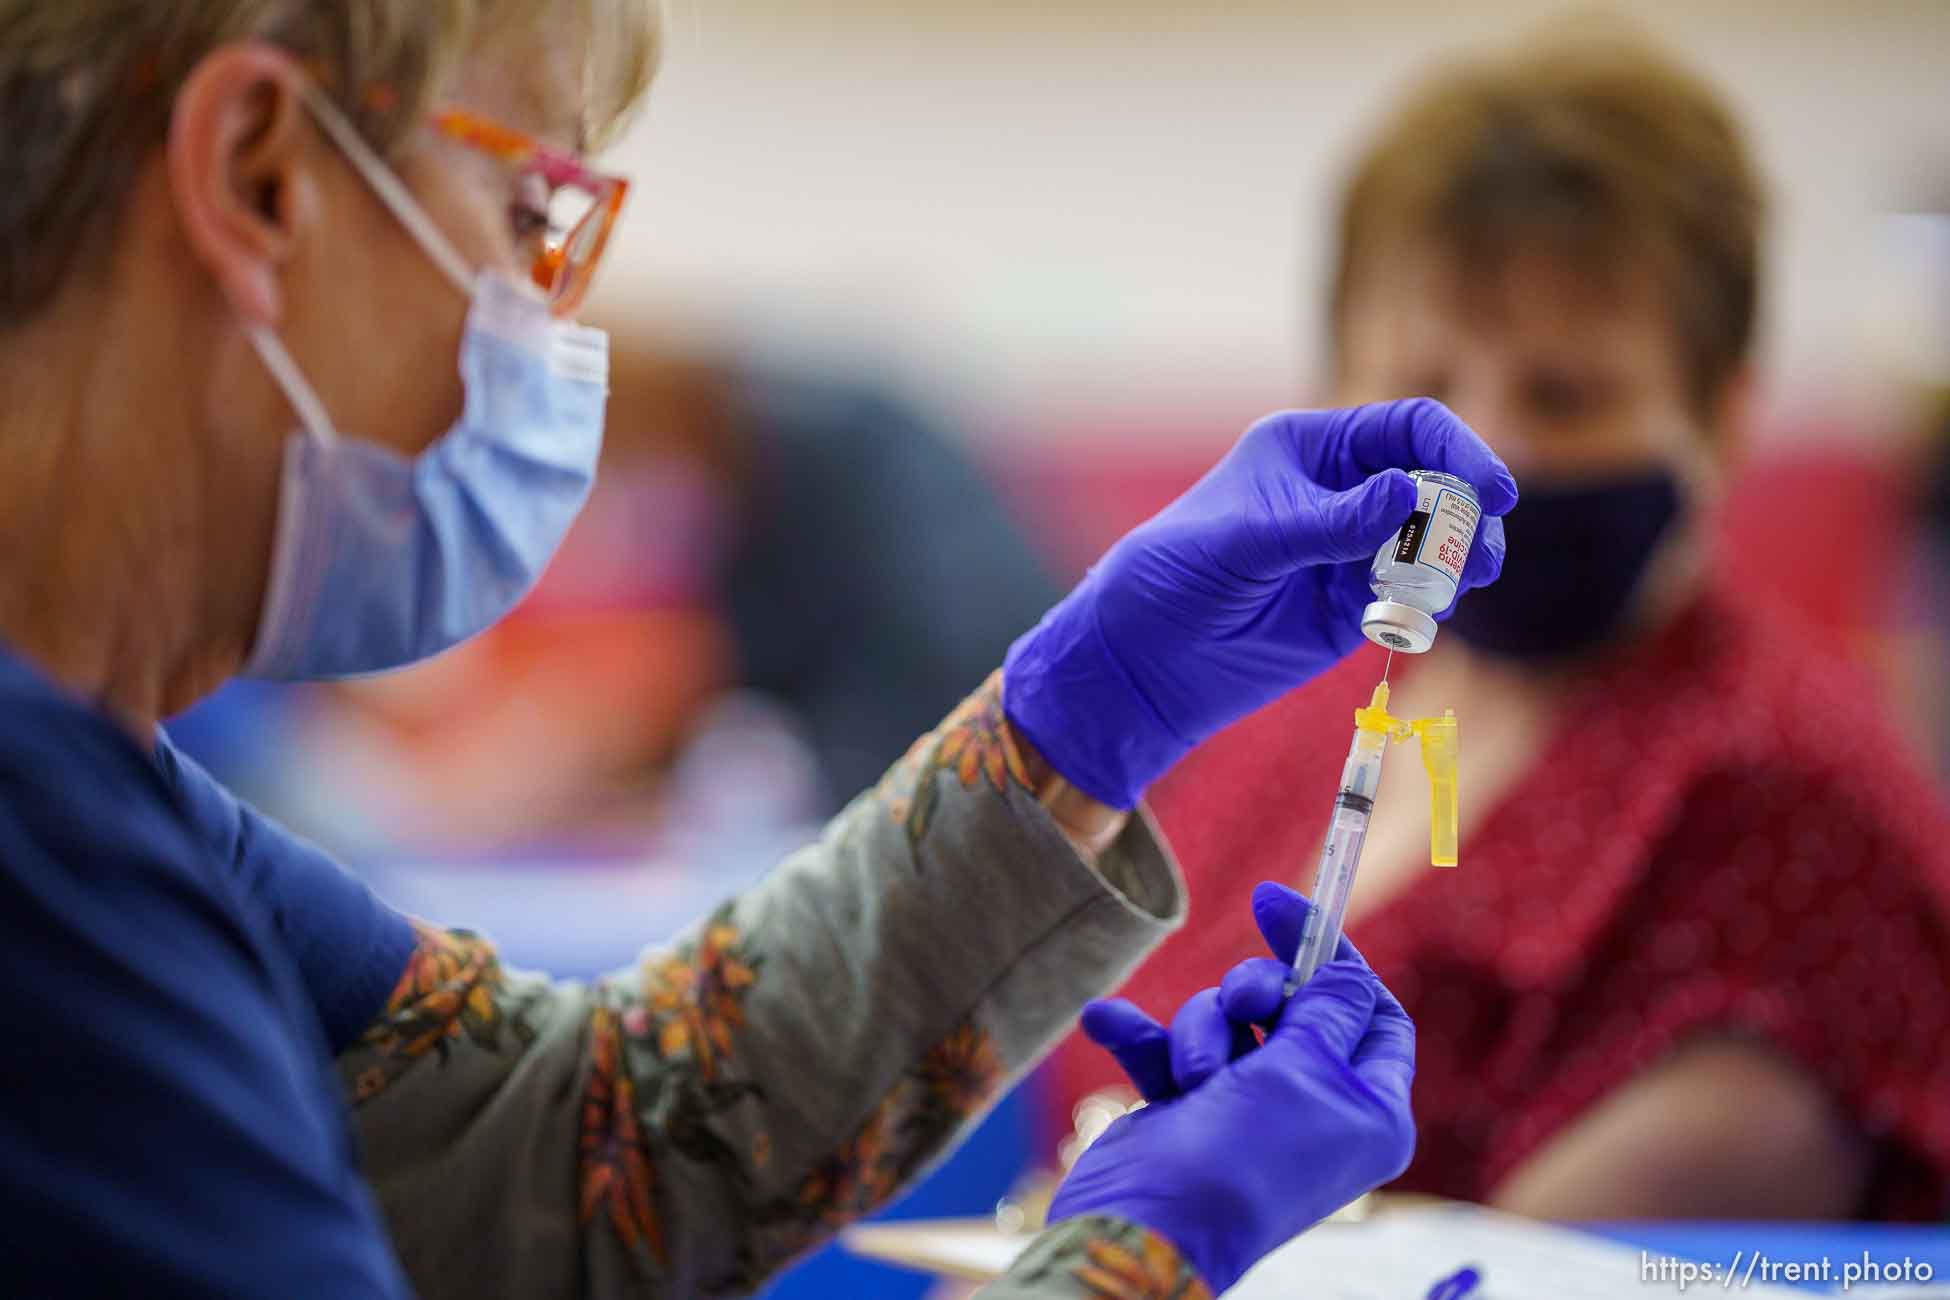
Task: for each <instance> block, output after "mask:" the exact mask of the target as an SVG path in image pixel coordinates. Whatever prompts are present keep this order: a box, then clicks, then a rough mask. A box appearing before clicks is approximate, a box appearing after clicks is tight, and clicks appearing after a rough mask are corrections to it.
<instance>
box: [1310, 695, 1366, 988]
mask: <svg viewBox="0 0 1950 1300" xmlns="http://www.w3.org/2000/svg"><path fill="white" fill-rule="evenodd" d="M1383 689H1384V690H1385V689H1386V687H1384V688H1383ZM1387 746H1388V733H1387V732H1385V731H1370V730H1368V729H1367V728H1366V727H1356V728H1355V729H1354V744H1353V745H1352V746H1350V747H1349V749H1348V751H1347V763H1346V765H1345V766H1344V767H1342V768H1341V788H1340V792H1339V793H1338V794H1336V795H1335V796H1334V820H1333V822H1332V824H1330V825H1329V826H1328V828H1327V843H1326V845H1325V846H1324V847H1323V848H1322V849H1321V851H1320V871H1319V872H1318V873H1317V874H1316V875H1315V876H1314V888H1313V906H1312V907H1310V908H1309V909H1307V920H1306V924H1305V925H1304V926H1303V927H1302V928H1301V931H1300V946H1299V948H1298V949H1297V950H1295V952H1294V954H1293V977H1292V980H1291V983H1292V986H1293V988H1298V987H1300V986H1301V985H1302V984H1305V983H1306V982H1307V981H1308V980H1310V979H1312V978H1313V976H1314V971H1315V970H1316V969H1318V968H1319V966H1320V965H1321V963H1322V962H1325V961H1328V960H1330V959H1331V958H1332V956H1333V953H1334V950H1335V949H1336V948H1338V947H1340V943H1341V921H1342V918H1343V917H1345V916H1346V915H1347V900H1348V898H1349V896H1350V895H1352V894H1353V893H1354V872H1355V869H1356V868H1357V867H1359V866H1360V865H1361V845H1362V844H1363V843H1364V842H1365V841H1366V840H1367V838H1368V816H1369V814H1370V813H1372V812H1373V811H1374V797H1375V792H1376V791H1377V790H1379V789H1380V788H1381V758H1382V755H1383V753H1384V752H1385V751H1386V749H1387ZM1289 991H1291V990H1289Z"/></svg>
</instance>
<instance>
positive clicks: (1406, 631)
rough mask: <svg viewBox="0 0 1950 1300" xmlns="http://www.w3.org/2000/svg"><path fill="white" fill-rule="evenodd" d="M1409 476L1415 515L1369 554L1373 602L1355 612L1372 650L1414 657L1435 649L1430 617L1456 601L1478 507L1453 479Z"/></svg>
mask: <svg viewBox="0 0 1950 1300" xmlns="http://www.w3.org/2000/svg"><path fill="white" fill-rule="evenodd" d="M1409 477H1410V478H1412V479H1414V480H1415V513H1414V514H1412V515H1410V516H1409V517H1408V522H1407V523H1405V524H1403V525H1402V528H1401V531H1400V532H1398V533H1396V534H1395V536H1394V539H1393V540H1392V541H1390V542H1389V543H1388V544H1387V545H1386V546H1384V547H1382V548H1381V550H1380V551H1379V552H1377V553H1376V554H1375V557H1374V568H1373V570H1371V571H1370V573H1369V574H1368V582H1369V585H1370V586H1372V587H1373V588H1374V594H1375V601H1374V603H1373V604H1371V605H1369V606H1368V607H1367V608H1366V609H1365V610H1363V611H1362V612H1361V631H1362V632H1364V633H1365V634H1366V635H1367V638H1368V640H1370V641H1373V642H1374V643H1375V644H1376V645H1381V646H1386V647H1388V649H1390V650H1399V651H1401V652H1402V653H1403V654H1411V655H1419V654H1421V653H1422V652H1423V651H1425V650H1427V649H1428V648H1429V647H1430V646H1432V645H1434V644H1435V616H1436V615H1437V614H1440V613H1441V612H1442V611H1443V610H1445V609H1447V608H1449V605H1450V603H1451V602H1452V601H1454V600H1455V599H1456V588H1457V586H1458V585H1460V584H1461V582H1462V575H1463V566H1464V565H1466V564H1467V563H1469V548H1470V546H1471V544H1473V543H1474V542H1475V541H1476V525H1477V523H1478V521H1480V520H1481V519H1482V517H1483V507H1482V503H1481V502H1479V501H1478V500H1477V498H1476V489H1475V488H1472V487H1471V486H1469V484H1467V483H1465V482H1463V480H1461V479H1459V478H1457V477H1456V476H1455V475H1453V474H1443V473H1439V472H1437V471H1436V470H1432V469H1418V470H1413V471H1411V472H1410V474H1409Z"/></svg>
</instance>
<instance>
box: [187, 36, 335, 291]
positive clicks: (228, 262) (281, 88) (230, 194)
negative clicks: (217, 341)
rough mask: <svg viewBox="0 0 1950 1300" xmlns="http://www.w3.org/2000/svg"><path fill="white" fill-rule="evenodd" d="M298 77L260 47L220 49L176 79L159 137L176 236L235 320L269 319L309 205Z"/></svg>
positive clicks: (291, 65) (287, 62)
mask: <svg viewBox="0 0 1950 1300" xmlns="http://www.w3.org/2000/svg"><path fill="white" fill-rule="evenodd" d="M301 77H302V74H301V73H300V72H299V70H298V67H297V65H296V63H295V62H294V61H293V60H292V58H291V56H290V55H288V54H286V53H285V52H284V51H282V50H279V49H277V48H275V47H273V46H270V45H264V44H256V43H253V44H243V45H227V46H224V47H222V48H220V49H218V50H216V51H214V52H212V53H211V54H209V55H208V56H207V57H205V58H204V60H203V61H202V62H201V63H199V64H198V65H197V67H196V68H195V70H194V71H192V72H191V74H190V76H189V78H188V80H187V81H185V82H184V84H183V88H182V91H181V92H180V93H179V94H178V95H177V98H176V104H175V107H174V109H173V110H172V112H171V115H170V123H169V135H168V140H167V143H166V146H165V147H166V150H167V163H168V169H169V185H170V193H171V195H172V197H173V198H174V199H175V203H176V213H177V217H178V220H179V221H180V223H181V225H182V228H183V233H184V236H185V238H186V239H187V240H188V241H189V245H190V249H191V251H192V253H193V254H194V255H195V256H196V258H197V260H198V261H199V262H201V263H202V264H203V266H204V267H205V268H206V269H207V270H208V271H209V272H210V274H211V276H212V277H213V278H214V279H215V280H216V282H217V285H218V287H219V288H220V289H221V290H222V291H223V294H224V296H225V297H226V298H227V299H229V301H230V305H231V307H232V308H233V309H234V310H235V311H236V312H237V314H238V315H239V316H241V317H242V318H243V319H244V320H245V321H247V322H250V323H252V324H258V325H275V324H276V323H277V321H278V319H279V317H280V316H281V315H282V312H283V304H282V302H281V301H280V293H279V288H278V285H279V278H280V271H281V270H282V267H283V264H284V263H285V262H286V261H287V260H288V259H289V258H290V256H291V252H292V249H293V247H294V245H295V243H296V240H297V237H298V234H299V231H300V227H301V225H302V224H303V223H304V220H305V217H306V214H307V213H308V212H309V211H310V210H311V209H312V205H310V204H308V203H306V202H304V201H303V196H304V195H305V194H306V193H308V192H309V190H310V185H309V178H308V177H306V176H305V175H304V172H305V162H306V158H307V154H308V151H309V147H310V145H311V140H310V137H309V134H308V131H307V129H306V123H305V120H304V115H305V108H304V103H303V99H302V95H301V90H300V87H301V85H302V81H301Z"/></svg>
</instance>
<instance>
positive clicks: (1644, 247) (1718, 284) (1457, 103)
mask: <svg viewBox="0 0 1950 1300" xmlns="http://www.w3.org/2000/svg"><path fill="white" fill-rule="evenodd" d="M1765 209H1766V202H1765V196H1764V193H1763V186H1762V182H1761V179H1760V175H1759V172H1758V170H1757V168H1756V166H1755V164H1754V161H1753V159H1752V157H1751V156H1750V154H1749V152H1748V149H1747V145H1746V141H1745V139H1744V138H1743V135H1742V133H1741V130H1740V128H1739V126H1738V124H1737V123H1736V122H1735V120H1734V117H1733V114H1732V113H1731V112H1730V111H1729V109H1728V108H1727V106H1726V105H1725V104H1724V103H1722V102H1721V100H1720V97H1719V96H1718V95H1717V94H1716V93H1715V92H1714V90H1713V89H1712V87H1710V86H1708V85H1707V84H1706V82H1705V81H1703V80H1702V79H1701V78H1699V77H1698V76H1696V75H1694V74H1693V73H1692V72H1690V71H1689V70H1687V69H1686V68H1684V67H1683V66H1681V65H1680V64H1678V63H1677V62H1675V61H1674V60H1672V59H1671V58H1670V57H1668V56H1667V55H1666V54H1665V53H1663V52H1662V51H1660V50H1659V49H1657V48H1656V47H1654V46H1652V45H1651V44H1649V43H1647V42H1646V41H1645V40H1644V39H1643V38H1641V37H1639V36H1637V35H1636V34H1635V33H1627V32H1620V31H1618V30H1616V29H1614V28H1611V27H1610V26H1609V25H1608V24H1607V25H1605V30H1603V31H1602V32H1590V31H1578V30H1572V29H1559V30H1554V31H1552V32H1550V33H1547V34H1543V35H1540V36H1538V37H1536V38H1534V39H1532V40H1530V41H1528V42H1526V43H1525V44H1523V45H1521V46H1519V47H1518V48H1517V49H1515V50H1513V51H1511V52H1509V53H1506V54H1502V55H1498V56H1493V57H1488V58H1477V59H1473V60H1470V61H1467V62H1462V63H1457V64H1453V65H1451V66H1449V67H1447V68H1445V69H1443V70H1441V71H1439V72H1438V73H1436V74H1435V75H1433V76H1431V77H1430V78H1429V79H1428V80H1426V81H1424V82H1423V83H1422V84H1421V85H1420V86H1418V87H1417V88H1416V89H1415V90H1414V91H1413V92H1412V93H1411V94H1410V95H1409V96H1408V98H1407V100H1406V101H1405V102H1403V103H1402V104H1401V105H1400V106H1399V107H1398V108H1397V109H1396V110H1395V112H1394V114H1393V116H1392V117H1390V118H1389V119H1388V121H1387V122H1386V124H1385V125H1384V126H1383V128H1382V129H1381V132H1380V133H1379V135H1378V136H1377V137H1376V138H1375V139H1374V140H1373V141H1372V142H1371V143H1370V145H1369V146H1368V148H1367V150H1366V152H1365V153H1364V154H1363V155H1362V157H1361V158H1360V160H1359V161H1358V163H1357V164H1356V166H1355V168H1354V170H1353V173H1352V176H1351V178H1350V180H1349V182H1348V185H1347V189H1346V191H1345V194H1344V197H1343V200H1342V204H1341V209H1340V220H1339V230H1338V241H1339V246H1338V252H1337V258H1336V267H1335V271H1334V279H1333V289H1332V298H1331V300H1330V310H1331V312H1332V317H1331V320H1330V334H1331V335H1332V336H1334V337H1335V338H1337V339H1338V338H1339V337H1340V334H1341V331H1342V330H1343V329H1344V328H1345V326H1346V323H1347V309H1348V306H1349V303H1350V300H1351V299H1352V297H1353V295H1354V293H1355V290H1356V289H1357V287H1358V285H1359V282H1360V279H1361V276H1362V275H1363V274H1365V273H1366V270H1367V268H1368V267H1370V266H1373V265H1375V264H1377V262H1378V260H1379V259H1383V258H1386V257H1389V256H1391V255H1393V254H1395V253H1398V252H1399V251H1401V250H1402V248H1403V247H1404V246H1407V245H1411V244H1415V243H1425V244H1432V245H1433V246H1434V247H1436V248H1438V249H1441V250H1442V251H1444V252H1445V253H1448V254H1450V255H1452V256H1454V257H1455V258H1456V259H1457V261H1458V264H1460V265H1461V266H1463V267H1464V268H1466V270H1467V272H1468V273H1470V274H1472V275H1477V274H1483V273H1494V272H1495V270H1496V269H1497V268H1498V267H1499V266H1500V265H1501V264H1502V263H1503V261H1504V259H1506V258H1508V257H1509V256H1511V255H1512V254H1514V253H1516V252H1518V251H1520V250H1530V249H1539V248H1541V249H1544V250H1547V251H1550V252H1552V253H1556V254H1559V255H1563V256H1565V257H1567V258H1569V259H1572V260H1573V261H1574V262H1575V263H1576V264H1577V265H1578V266H1580V267H1581V268H1591V269H1593V270H1594V271H1606V270H1608V269H1609V268H1614V267H1617V266H1619V265H1620V264H1621V263H1623V264H1636V265H1645V264H1647V263H1650V264H1652V265H1653V266H1655V267H1656V268H1657V271H1658V274H1659V275H1660V276H1661V277H1662V279H1663V282H1664V285H1665V287H1666V291H1667V295H1668V299H1669V302H1670V303H1671V307H1672V311H1673V321H1674V325H1675V327H1676V329H1677V333H1678V338H1679V342H1680V350H1681V360H1682V362H1683V364H1684V366H1685V370H1686V376H1687V382H1688V384H1689V386H1690V389H1691V396H1692V398H1693V399H1694V401H1695V403H1696V404H1697V405H1699V406H1700V408H1701V409H1702V410H1710V409H1711V405H1712V403H1713V401H1714V399H1715V398H1716V397H1717V396H1718V395H1719V394H1720V392H1721V391H1722V389H1723V388H1724V386H1725V384H1726V382H1727V381H1728V380H1729V379H1730V378H1732V377H1733V375H1734V373H1735V372H1736V371H1737V370H1738V369H1739V367H1740V366H1741V364H1742V363H1743V362H1744V361H1745V359H1746V357H1747V355H1748V352H1749V350H1750V348H1751V346H1752V343H1753V336H1754V327H1755V318H1756V316H1757V314H1758V306H1759V295H1760V276H1761V243H1762V237H1763V228H1764V225H1765Z"/></svg>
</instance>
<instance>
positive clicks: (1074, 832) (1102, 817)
mask: <svg viewBox="0 0 1950 1300" xmlns="http://www.w3.org/2000/svg"><path fill="white" fill-rule="evenodd" d="M1007 693H1008V685H1007V681H1006V679H1005V680H1004V684H1003V698H1004V714H1003V718H1004V720H1003V729H1004V731H1005V732H1006V734H1007V738H1008V743H1009V744H1011V745H1012V746H1014V748H1015V750H1016V752H1017V754H1018V755H1020V756H1021V758H1022V767H1023V771H1024V772H1025V773H1026V774H1027V775H1028V777H1029V782H1028V785H1029V791H1030V793H1031V794H1033V795H1034V796H1035V797H1036V802H1037V803H1039V804H1041V805H1042V806H1043V810H1044V811H1045V812H1047V813H1048V814H1049V817H1050V820H1051V821H1053V822H1055V823H1056V828H1057V829H1058V830H1059V831H1061V832H1062V833H1063V838H1065V839H1067V840H1068V841H1070V844H1071V845H1072V846H1073V847H1074V848H1075V849H1076V851H1077V852H1078V854H1080V855H1081V856H1082V857H1083V859H1084V861H1086V862H1089V863H1090V864H1092V865H1093V866H1094V865H1095V864H1096V862H1097V859H1098V858H1099V857H1100V856H1101V855H1102V854H1103V853H1104V852H1105V851H1107V850H1108V849H1109V848H1110V846H1111V845H1112V844H1114V843H1116V842H1117V837H1118V836H1119V835H1121V834H1123V833H1124V827H1125V826H1126V825H1127V824H1129V822H1130V820H1131V815H1130V814H1129V813H1127V812H1123V811H1121V810H1119V809H1116V808H1113V807H1111V806H1110V805H1109V804H1107V803H1104V802H1103V801H1102V800H1100V799H1097V798H1096V797H1095V796H1093V795H1091V794H1090V793H1089V792H1088V791H1086V790H1082V789H1079V788H1078V787H1077V786H1076V785H1074V784H1072V783H1071V781H1070V779H1069V778H1068V777H1066V776H1064V775H1063V774H1062V773H1061V772H1059V771H1057V770H1056V769H1055V768H1054V767H1052V766H1051V765H1050V762H1049V760H1048V759H1047V758H1045V757H1044V756H1043V752H1042V751H1041V750H1040V749H1038V748H1037V747H1036V745H1035V744H1034V742H1032V741H1031V740H1030V739H1029V737H1028V735H1026V734H1025V733H1024V732H1023V730H1022V729H1021V728H1020V727H1018V726H1017V725H1016V724H1015V722H1014V721H1013V720H1012V719H1010V718H1009V717H1008V714H1007V707H1006V706H1007V698H1008V694H1007Z"/></svg>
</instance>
